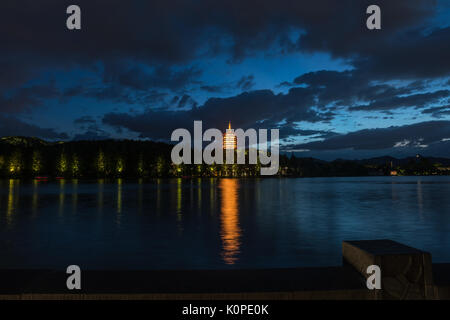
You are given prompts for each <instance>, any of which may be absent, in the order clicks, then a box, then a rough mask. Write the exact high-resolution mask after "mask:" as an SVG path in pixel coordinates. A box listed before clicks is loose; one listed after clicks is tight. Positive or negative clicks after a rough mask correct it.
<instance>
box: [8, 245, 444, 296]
mask: <svg viewBox="0 0 450 320" xmlns="http://www.w3.org/2000/svg"><path fill="white" fill-rule="evenodd" d="M343 256H344V265H343V266H340V267H325V268H294V269H261V270H188V271H82V288H81V290H79V291H75V292H74V291H69V290H68V289H67V288H66V279H67V277H68V275H67V274H66V273H65V271H64V270H55V271H50V270H2V271H0V299H358V300H360V299H370V300H372V299H408V300H409V299H450V276H449V275H450V264H434V265H432V264H431V257H430V259H428V256H429V254H428V253H426V252H423V251H420V250H417V249H414V248H410V247H407V246H404V245H402V244H399V243H397V242H394V241H390V240H375V241H348V242H344V244H343ZM418 257H422V259H420V258H418ZM373 263H377V264H378V265H379V266H380V268H381V270H382V289H381V290H369V289H368V288H367V286H366V278H367V274H366V272H365V270H366V269H367V266H368V265H370V264H373Z"/></svg>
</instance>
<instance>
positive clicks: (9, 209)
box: [6, 179, 15, 225]
mask: <svg viewBox="0 0 450 320" xmlns="http://www.w3.org/2000/svg"><path fill="white" fill-rule="evenodd" d="M14 185H15V181H14V179H9V188H8V204H7V208H6V224H8V225H10V224H11V223H12V217H13V213H14V187H15V186H14Z"/></svg>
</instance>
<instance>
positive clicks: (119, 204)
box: [117, 178, 122, 214]
mask: <svg viewBox="0 0 450 320" xmlns="http://www.w3.org/2000/svg"><path fill="white" fill-rule="evenodd" d="M117 213H119V214H120V213H122V179H121V178H119V179H117Z"/></svg>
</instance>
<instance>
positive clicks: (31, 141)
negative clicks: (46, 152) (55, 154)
mask: <svg viewBox="0 0 450 320" xmlns="http://www.w3.org/2000/svg"><path fill="white" fill-rule="evenodd" d="M0 144H9V145H14V146H24V147H39V146H47V145H49V144H51V143H50V142H47V141H45V140H41V139H39V138H33V137H20V136H18V137H2V138H0Z"/></svg>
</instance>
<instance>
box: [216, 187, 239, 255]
mask: <svg viewBox="0 0 450 320" xmlns="http://www.w3.org/2000/svg"><path fill="white" fill-rule="evenodd" d="M219 189H220V191H221V195H222V197H221V198H222V202H221V215H220V219H221V234H220V236H221V239H222V245H223V251H222V258H223V260H224V262H225V263H226V264H234V263H235V262H236V261H237V260H238V258H237V255H238V254H239V252H240V251H239V249H240V246H241V241H240V238H241V233H242V231H241V229H240V227H239V204H238V190H239V180H237V179H221V180H220V183H219Z"/></svg>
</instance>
